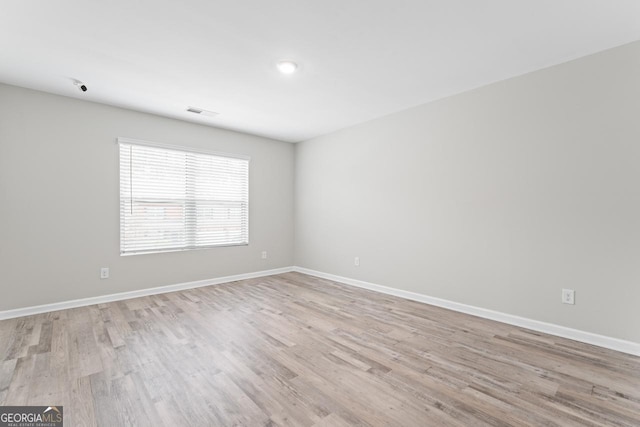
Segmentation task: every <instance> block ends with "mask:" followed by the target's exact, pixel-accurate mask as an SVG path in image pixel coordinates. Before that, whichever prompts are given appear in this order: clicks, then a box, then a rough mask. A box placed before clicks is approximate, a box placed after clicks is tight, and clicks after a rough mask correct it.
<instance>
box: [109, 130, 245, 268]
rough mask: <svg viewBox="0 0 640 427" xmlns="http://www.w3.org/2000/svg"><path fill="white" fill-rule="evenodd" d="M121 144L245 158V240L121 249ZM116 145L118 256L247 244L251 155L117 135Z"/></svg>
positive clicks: (122, 219) (122, 223)
mask: <svg viewBox="0 0 640 427" xmlns="http://www.w3.org/2000/svg"><path fill="white" fill-rule="evenodd" d="M123 144H124V145H125V146H127V145H134V146H144V147H151V148H159V149H163V150H172V151H177V152H180V153H194V154H204V155H209V156H216V157H225V158H231V159H239V160H245V161H246V162H247V177H246V179H247V201H246V211H247V214H246V224H247V230H246V242H238V243H222V244H214V245H202V246H189V247H173V248H166V249H155V248H154V249H148V250H145V249H141V250H135V251H124V250H123V234H122V233H123V231H122V230H123V227H124V217H123V214H122V207H121V206H122V179H121V172H122V171H121V166H122V164H121V159H120V151H121V150H122V147H123ZM116 146H117V158H118V173H117V176H118V219H119V223H120V226H119V230H118V233H119V240H118V241H119V249H120V256H133V255H144V254H155V253H168V252H185V251H195V250H203V249H212V248H221V247H233V246H248V245H249V242H250V228H251V227H250V216H251V215H250V199H251V197H250V176H251V157H250V156H247V155H244V154H235V153H227V152H220V151H213V150H207V149H200V148H193V147H189V146H183V145H174V144H165V143H158V142H152V141H145V140H141V139H133V138H125V137H118V138H116ZM188 239H189V240H192V241H194V240H196V235H195V234H193V235H191V236H189V237H188Z"/></svg>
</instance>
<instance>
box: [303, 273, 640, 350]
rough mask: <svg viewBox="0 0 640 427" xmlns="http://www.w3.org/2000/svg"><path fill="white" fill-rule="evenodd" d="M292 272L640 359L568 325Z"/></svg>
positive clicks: (620, 343) (626, 345) (623, 344)
mask: <svg viewBox="0 0 640 427" xmlns="http://www.w3.org/2000/svg"><path fill="white" fill-rule="evenodd" d="M292 270H293V271H296V272H298V273H303V274H308V275H310V276H315V277H320V278H322V279H328V280H332V281H335V282H340V283H344V284H347V285H351V286H357V287H359V288H364V289H369V290H371V291H376V292H381V293H383V294H388V295H394V296H397V297H400V298H405V299H409V300H413V301H418V302H423V303H426V304H431V305H435V306H437V307H443V308H448V309H449V310H453V311H459V312H461V313H466V314H471V315H474V316H478V317H482V318H485V319H490V320H496V321H498V322H502V323H507V324H509V325H514V326H519V327H522V328H527V329H531V330H534V331H538V332H543V333H546V334H550V335H556V336H559V337H562V338H569V339H572V340H575V341H580V342H584V343H587V344H593V345H597V346H599V347H604V348H608V349H611V350H616V351H620V352H623V353H628V354H632V355H634V356H640V344H639V343H635V342H632V341H625V340H621V339H618V338H612V337H608V336H604V335H598V334H594V333H591V332H585V331H580V330H578V329H572V328H567V327H565V326H560V325H554V324H553V323H546V322H541V321H538V320H533V319H527V318H525V317H519V316H514V315H512V314H507V313H501V312H499V311H494V310H488V309H486V308H480V307H475V306H472V305H467V304H461V303H459V302H454V301H449V300H445V299H441V298H434V297H430V296H427V295H423V294H418V293H415V292H409V291H403V290H401V289H395V288H390V287H387V286H382V285H376V284H374V283H369V282H364V281H362V280H356V279H350V278H348V277H342V276H336V275H334V274H329V273H323V272H321V271H315V270H310V269H308V268H303V267H293V269H292Z"/></svg>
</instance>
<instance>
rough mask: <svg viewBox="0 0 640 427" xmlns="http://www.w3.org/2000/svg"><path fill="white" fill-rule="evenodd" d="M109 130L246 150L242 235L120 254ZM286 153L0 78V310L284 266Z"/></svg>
mask: <svg viewBox="0 0 640 427" xmlns="http://www.w3.org/2000/svg"><path fill="white" fill-rule="evenodd" d="M119 136H123V137H129V138H137V139H145V140H151V141H156V142H163V143H168V144H176V145H186V146H191V147H198V148H205V149H209V150H216V151H223V152H230V153H240V154H245V155H249V156H251V169H250V231H249V232H250V244H249V246H238V247H225V248H214V249H205V250H198V251H187V252H173V253H163V254H150V255H135V256H126V257H121V256H120V255H119V199H118V191H119V183H118V149H117V144H116V143H115V139H116V137H119ZM293 162H294V147H293V146H292V145H291V144H288V143H283V142H279V141H273V140H268V139H265V138H260V137H255V136H250V135H245V134H240V133H235V132H229V131H224V130H218V129H214V128H210V127H206V126H200V125H195V124H190V123H185V122H180V121H176V120H171V119H166V118H161V117H157V116H153V115H148V114H143V113H137V112H133V111H129V110H124V109H119V108H114V107H109V106H104V105H99V104H95V103H90V102H84V101H78V100H75V99H71V98H65V97H60V96H55V95H49V94H45V93H42V92H36V91H31V90H26V89H22V88H17V87H13V86H6V85H0V294H1V297H0V310H7V309H12V308H19V307H26V306H33V305H39V304H45V303H52V302H58V301H66V300H70V299H76V298H85V297H91V296H98V295H105V294H111V293H116V292H124V291H131V290H137V289H143V288H149V287H155V286H162V285H169V284H177V283H182V282H188V281H193V280H201V279H209V278H215V277H221V276H226V275H233V274H241V273H248V272H253V271H259V270H266V269H272V268H278V267H285V266H290V265H291V264H292V261H293V254H292V247H293V200H292V197H293ZM263 250H266V251H268V254H269V258H268V259H267V260H262V259H261V257H260V254H261V251H263ZM100 267H110V269H111V278H110V279H108V280H100V279H99V269H100Z"/></svg>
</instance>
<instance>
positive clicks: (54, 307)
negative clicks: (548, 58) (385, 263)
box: [0, 267, 292, 320]
mask: <svg viewBox="0 0 640 427" xmlns="http://www.w3.org/2000/svg"><path fill="white" fill-rule="evenodd" d="M290 271H292V267H283V268H276V269H273V270H263V271H255V272H253V273H244V274H236V275H233V276H225V277H217V278H214V279H206V280H197V281H195V282H185V283H178V284H176V285H167V286H159V287H156V288H147V289H140V290H137V291H130V292H120V293H117V294H109V295H101V296H97V297H89V298H82V299H75V300H71V301H62V302H54V303H52V304H44V305H37V306H33V307H24V308H16V309H13V310H5V311H0V320H4V319H13V318H15V317H22V316H30V315H32V314H40V313H48V312H50V311H58V310H65V309H67V308H75V307H84V306H87V305H94V304H104V303H107V302H113V301H121V300H127V299H131V298H138V297H145V296H148V295H157V294H165V293H167V292H175V291H182V290H184V289H193V288H201V287H203V286H210V285H219V284H221V283H228V282H235V281H238V280H246V279H255V278H257V277H265V276H272V275H274V274H281V273H288V272H290Z"/></svg>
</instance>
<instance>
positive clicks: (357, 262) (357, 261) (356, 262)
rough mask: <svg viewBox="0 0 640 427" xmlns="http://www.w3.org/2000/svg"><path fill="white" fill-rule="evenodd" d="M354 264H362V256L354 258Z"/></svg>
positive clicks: (357, 265)
mask: <svg viewBox="0 0 640 427" xmlns="http://www.w3.org/2000/svg"><path fill="white" fill-rule="evenodd" d="M353 265H355V266H356V267H359V266H360V257H359V256H357V257H355V258H354V259H353Z"/></svg>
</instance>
